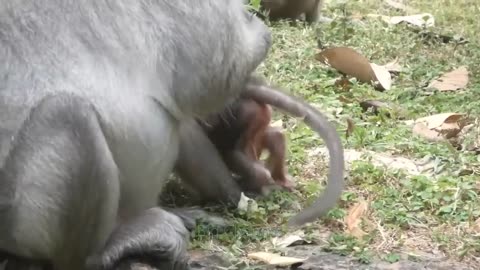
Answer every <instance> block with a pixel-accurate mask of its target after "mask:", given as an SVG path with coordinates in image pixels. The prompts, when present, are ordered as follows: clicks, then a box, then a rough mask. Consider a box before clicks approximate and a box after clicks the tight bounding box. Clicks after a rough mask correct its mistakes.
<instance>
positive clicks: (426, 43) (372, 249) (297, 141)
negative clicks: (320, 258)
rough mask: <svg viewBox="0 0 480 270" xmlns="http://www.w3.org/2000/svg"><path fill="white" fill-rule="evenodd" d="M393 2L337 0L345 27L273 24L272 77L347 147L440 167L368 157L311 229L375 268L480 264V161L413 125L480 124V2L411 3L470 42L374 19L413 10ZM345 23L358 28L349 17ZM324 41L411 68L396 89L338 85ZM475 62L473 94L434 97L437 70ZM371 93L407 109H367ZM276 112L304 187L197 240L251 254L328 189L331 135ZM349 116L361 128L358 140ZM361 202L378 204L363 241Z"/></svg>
mask: <svg viewBox="0 0 480 270" xmlns="http://www.w3.org/2000/svg"><path fill="white" fill-rule="evenodd" d="M383 2H384V1H379V0H364V1H349V3H348V4H347V5H346V9H345V10H346V11H347V13H346V15H345V14H344V12H343V11H342V9H341V8H340V7H339V6H336V5H334V3H333V1H330V4H329V5H328V6H327V9H326V10H325V12H324V14H325V16H327V17H331V18H334V19H335V20H334V21H335V24H322V25H318V26H316V27H310V26H305V25H303V24H302V23H299V24H297V25H296V26H291V25H289V24H288V23H275V24H273V23H272V24H271V27H272V31H273V37H274V45H273V48H272V50H271V52H270V55H269V57H268V59H267V60H266V62H265V63H264V65H263V66H262V67H261V68H260V72H261V73H263V74H264V75H266V76H267V77H268V78H269V79H270V80H271V81H273V82H275V83H276V84H277V85H280V86H282V87H284V88H286V89H289V91H291V92H292V93H293V94H294V95H296V96H299V97H302V98H304V99H305V100H307V101H308V102H310V103H311V104H313V105H315V106H316V107H317V108H319V109H320V110H321V111H323V112H326V113H327V114H328V115H329V117H330V118H331V120H332V122H333V123H334V124H335V125H336V127H337V130H338V132H339V133H340V134H341V137H342V140H343V143H344V147H345V149H349V150H355V151H359V152H365V151H367V150H368V151H373V152H374V153H384V154H388V155H393V156H401V157H404V158H408V159H411V160H418V159H424V160H428V161H429V162H431V163H434V165H435V166H434V169H435V170H434V171H433V172H430V173H428V174H420V175H410V174H408V173H407V172H406V171H403V170H398V169H393V168H392V167H390V166H389V167H382V166H375V165H373V163H372V161H371V159H369V158H368V156H363V157H362V158H361V159H360V160H356V161H353V162H352V163H351V164H350V166H349V167H348V171H347V182H348V188H347V190H346V191H345V193H344V195H343V197H342V200H341V202H340V203H339V204H338V207H337V208H335V209H333V210H332V211H330V213H329V215H328V216H327V217H326V218H323V219H322V220H320V221H318V222H316V223H315V224H311V225H309V226H308V227H306V228H304V231H305V233H306V235H307V238H310V239H313V240H317V243H319V244H321V245H324V247H325V250H327V251H332V252H336V253H341V254H348V255H353V256H355V257H357V258H358V259H359V260H361V261H363V262H365V263H368V262H369V261H371V260H372V259H373V258H377V259H378V258H379V259H381V260H386V261H391V262H394V261H396V260H398V259H400V258H403V257H405V256H406V257H408V258H415V257H416V256H426V255H428V256H433V257H438V256H447V257H449V258H450V259H451V260H458V261H460V260H461V261H464V262H467V263H470V264H472V265H474V264H476V263H478V261H477V260H475V259H476V258H478V257H479V256H480V228H478V227H476V226H480V223H479V222H478V221H477V220H478V219H479V218H480V203H479V190H480V184H479V180H480V178H479V177H480V176H479V175H480V169H479V168H480V159H479V156H478V155H476V154H475V153H474V152H469V151H461V150H457V149H454V148H452V147H450V146H449V145H448V143H432V142H429V141H427V140H425V139H423V138H421V137H418V136H414V135H413V134H412V128H411V127H410V126H408V125H406V124H405V123H404V121H405V120H414V119H416V118H419V117H423V116H429V115H432V114H436V113H444V112H457V113H467V114H469V116H470V119H471V120H472V121H473V122H475V120H476V119H478V117H479V115H480V80H479V75H480V45H479V44H480V43H479V41H480V35H478V31H479V30H480V22H479V21H478V19H477V16H478V13H479V12H480V2H478V0H457V1H455V0H435V1H427V0H411V1H408V5H409V6H410V7H412V8H415V9H417V10H419V11H420V12H429V13H431V14H433V16H434V17H435V27H434V28H431V29H429V31H431V32H435V33H442V34H446V35H451V36H453V35H461V36H463V37H464V38H466V39H467V40H468V41H469V43H467V44H462V45H456V44H454V43H450V44H445V43H441V42H438V41H435V40H426V39H423V38H421V37H420V36H419V35H418V34H417V33H414V32H413V31H412V30H410V29H409V28H408V27H405V26H401V25H397V26H388V25H386V24H385V23H383V22H382V21H381V20H379V19H366V18H362V16H363V15H366V14H369V13H375V14H382V15H390V16H393V15H404V14H402V12H399V11H396V10H393V9H392V8H391V7H389V6H388V5H385V4H383ZM345 16H346V17H345ZM345 19H347V25H346V26H345V25H344V24H342V20H345ZM346 33H348V35H347V34H346ZM317 37H318V38H320V40H321V41H322V43H323V45H326V46H348V47H351V48H354V49H355V50H357V51H359V52H360V53H362V54H363V55H365V56H366V57H367V58H368V59H369V60H370V61H372V62H375V63H377V64H385V63H387V62H390V61H392V60H394V59H395V58H398V59H399V61H400V64H401V65H402V67H403V68H404V71H403V72H402V73H400V74H399V76H397V77H394V80H393V85H392V89H390V90H389V91H385V92H379V91H376V90H374V89H373V88H372V87H371V86H369V85H366V84H360V83H354V85H353V86H352V87H351V89H349V90H342V89H341V88H339V87H336V86H335V85H334V82H335V79H337V78H338V77H339V73H338V72H336V71H335V70H333V69H332V68H329V67H327V66H325V65H322V64H321V63H319V62H318V61H316V60H315V59H314V54H315V53H316V52H317V51H318V49H317V42H316V39H317ZM463 65H465V66H467V68H468V70H469V73H470V82H469V84H468V86H467V88H466V89H464V90H463V91H454V92H448V93H447V92H434V91H430V90H429V89H426V88H425V86H426V85H427V84H428V82H429V81H431V80H432V79H434V78H435V77H438V76H440V75H442V74H443V73H445V72H448V71H451V70H453V69H455V68H457V67H459V66H463ZM366 99H375V100H382V101H386V102H389V103H391V104H395V105H397V106H399V107H400V108H401V111H402V113H400V114H393V116H391V117H387V116H385V115H374V114H372V113H368V112H363V111H362V109H361V107H360V106H359V104H358V101H363V100H366ZM275 118H276V119H283V124H284V128H285V131H286V134H287V137H288V140H289V141H288V142H289V149H288V164H289V171H290V173H291V174H292V175H293V176H294V177H295V180H296V182H297V183H298V187H297V191H296V192H294V193H277V194H274V195H272V196H270V197H269V198H268V199H266V200H263V201H259V202H258V203H259V206H260V212H257V213H250V214H242V213H228V215H230V216H231V217H232V218H233V219H234V223H235V226H233V227H231V228H230V229H228V230H226V231H223V232H212V231H211V230H209V229H208V228H205V227H200V228H199V229H198V230H197V231H196V236H195V237H194V242H193V243H194V246H196V247H201V248H205V249H217V250H222V251H224V252H227V253H228V254H231V255H232V258H235V259H237V260H242V259H241V258H243V256H245V254H246V252H249V251H264V250H266V249H268V248H269V247H270V245H269V241H270V240H271V239H272V238H273V237H275V236H281V235H283V234H284V233H285V231H284V228H283V227H282V226H280V225H281V224H285V222H286V220H287V219H288V218H289V217H290V216H292V215H293V214H295V213H297V212H298V208H299V207H303V206H304V205H306V204H308V203H310V202H311V201H312V200H313V199H314V198H315V196H317V195H318V194H319V192H321V191H322V187H323V183H322V181H323V180H325V176H326V172H327V170H328V168H327V167H326V166H327V162H328V158H325V157H323V156H321V155H318V154H317V155H316V154H315V152H314V151H315V150H318V148H319V147H322V145H323V142H322V141H321V140H320V139H319V138H318V137H317V136H316V135H315V134H313V133H312V132H311V131H310V130H309V129H308V128H306V127H305V125H303V124H302V123H301V121H298V120H296V119H293V118H289V117H284V116H282V115H280V114H276V116H275ZM347 119H350V120H351V122H352V123H354V125H355V128H354V129H353V132H352V134H351V135H350V136H348V138H347V136H346V132H345V131H346V130H347ZM477 123H478V122H477ZM477 127H478V125H477ZM312 153H313V154H312ZM361 201H365V202H367V204H368V210H367V212H366V213H365V214H364V215H363V216H362V217H361V221H362V223H361V227H360V228H361V230H363V231H364V232H365V233H366V235H365V236H364V237H363V238H358V237H354V236H351V235H350V234H349V233H348V232H347V230H346V222H345V217H346V216H347V215H348V213H349V208H350V207H352V206H353V205H355V204H356V203H358V202H361ZM476 221H477V222H476ZM268 250H269V251H275V250H274V249H268Z"/></svg>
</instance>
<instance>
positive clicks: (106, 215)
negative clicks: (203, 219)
mask: <svg viewBox="0 0 480 270" xmlns="http://www.w3.org/2000/svg"><path fill="white" fill-rule="evenodd" d="M270 43H271V40H270V32H269V30H268V28H267V27H266V26H265V25H264V24H263V23H261V22H260V20H258V19H257V18H256V17H255V16H252V15H250V14H247V13H246V12H245V10H244V7H243V4H242V1H241V0H176V1H169V0H149V1H147V0H138V1H127V0H116V1H113V0H48V1H47V0H44V1H38V0H0V59H2V63H1V64H0V162H1V163H0V164H1V165H2V167H1V170H0V220H1V222H0V250H1V251H4V252H8V253H11V254H14V255H17V256H21V257H23V258H26V259H40V260H47V261H50V262H51V263H52V264H53V267H54V269H55V270H67V269H68V270H84V269H114V268H115V265H116V262H117V261H119V260H121V259H122V257H124V256H127V255H128V256H135V255H139V253H143V252H146V253H147V254H150V255H151V256H152V257H154V258H157V259H159V260H160V261H161V262H160V263H159V265H160V266H167V265H168V267H167V269H187V266H186V263H185V260H184V259H185V258H184V257H185V256H186V243H187V240H186V239H187V237H186V233H187V231H186V229H185V227H184V225H183V224H182V222H181V219H180V218H179V217H177V216H175V215H173V214H172V213H170V212H168V211H165V210H162V209H160V208H153V207H154V206H155V205H156V202H157V195H158V193H159V192H160V191H161V189H162V187H163V185H164V183H165V179H166V178H167V175H168V174H170V172H171V171H172V169H173V167H174V163H175V161H176V159H177V154H178V151H179V147H178V146H179V138H178V135H179V133H178V129H179V126H180V124H181V123H182V122H183V121H187V120H188V119H191V118H193V117H201V116H203V115H205V114H207V113H209V112H213V111H217V110H220V109H221V108H223V107H224V105H225V104H226V103H227V102H228V101H229V100H231V99H232V98H235V97H236V96H238V94H239V93H240V91H241V90H242V89H243V88H244V85H245V83H246V81H247V77H248V76H249V74H251V73H252V72H253V71H254V70H255V68H256V67H257V66H258V65H259V63H260V62H261V61H262V60H263V59H264V58H265V56H266V53H267V52H268V49H269V47H270ZM147 209H150V210H147ZM145 249H146V250H145ZM148 252H150V253H148ZM151 253H153V254H151ZM87 258H90V259H89V264H88V266H87V265H86V261H87ZM8 267H9V266H8V263H7V269H9V268H8Z"/></svg>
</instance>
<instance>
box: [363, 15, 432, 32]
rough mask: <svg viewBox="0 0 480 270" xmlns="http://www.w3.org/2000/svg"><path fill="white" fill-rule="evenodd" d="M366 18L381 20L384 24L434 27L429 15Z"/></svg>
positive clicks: (373, 16)
mask: <svg viewBox="0 0 480 270" xmlns="http://www.w3.org/2000/svg"><path fill="white" fill-rule="evenodd" d="M367 16H368V17H372V18H381V19H382V20H383V21H384V22H386V23H388V24H391V25H396V24H400V23H407V24H410V25H413V26H417V27H422V28H423V27H433V26H434V25H435V18H434V17H433V15H432V14H430V13H420V14H415V15H408V16H392V17H390V16H386V15H379V14H368V15H367Z"/></svg>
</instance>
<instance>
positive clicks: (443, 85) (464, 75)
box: [428, 66, 468, 91]
mask: <svg viewBox="0 0 480 270" xmlns="http://www.w3.org/2000/svg"><path fill="white" fill-rule="evenodd" d="M467 84H468V70H467V67H466V66H461V67H459V68H457V69H455V70H453V71H451V72H448V73H445V74H444V75H443V76H441V77H440V78H438V79H436V80H433V81H432V82H431V83H430V84H429V85H428V87H432V88H435V89H437V90H439V91H455V90H459V89H464V88H465V87H466V86H467Z"/></svg>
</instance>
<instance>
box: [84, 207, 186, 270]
mask: <svg viewBox="0 0 480 270" xmlns="http://www.w3.org/2000/svg"><path fill="white" fill-rule="evenodd" d="M187 243H188V230H187V229H186V228H185V226H184V224H183V222H182V220H181V219H180V218H179V217H177V216H176V215H174V214H172V213H170V212H167V211H165V210H163V209H161V208H151V209H149V210H146V211H145V212H143V213H142V214H141V215H139V216H137V217H134V218H132V219H130V220H128V221H127V222H125V223H123V224H120V225H119V226H118V227H117V228H116V229H115V230H114V232H113V233H112V234H111V235H110V238H109V239H108V241H107V243H106V245H105V247H104V249H103V251H102V252H101V254H99V255H97V256H92V257H90V258H89V260H88V262H87V266H88V268H87V269H91V270H113V269H117V266H118V265H122V266H123V265H125V263H124V262H125V261H128V262H131V264H132V266H131V267H126V268H125V269H135V266H134V263H142V264H146V265H149V266H152V267H153V269H174V270H184V269H189V266H188V258H187ZM122 268H123V267H122Z"/></svg>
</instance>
